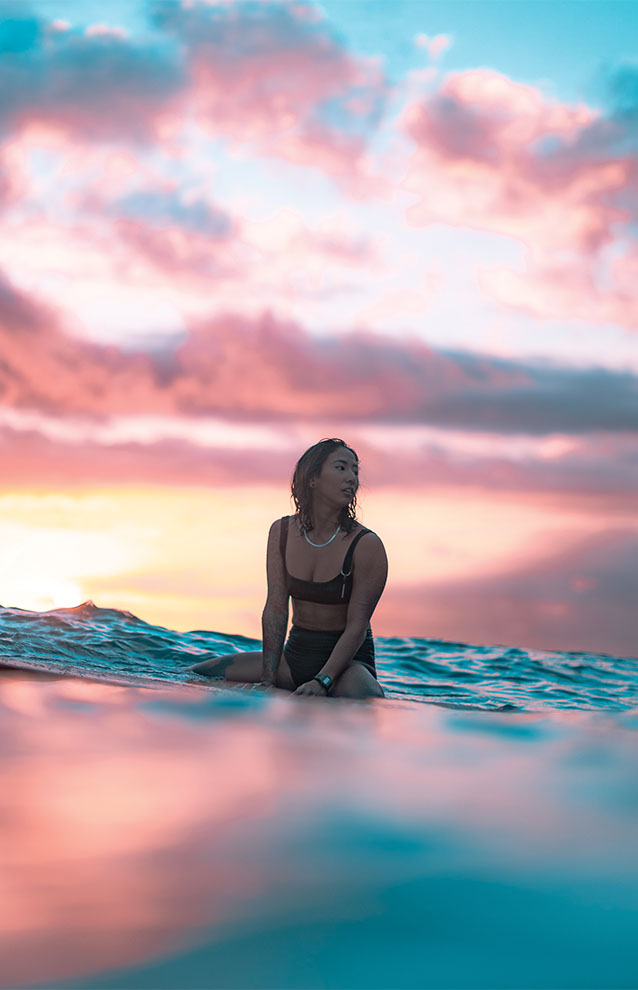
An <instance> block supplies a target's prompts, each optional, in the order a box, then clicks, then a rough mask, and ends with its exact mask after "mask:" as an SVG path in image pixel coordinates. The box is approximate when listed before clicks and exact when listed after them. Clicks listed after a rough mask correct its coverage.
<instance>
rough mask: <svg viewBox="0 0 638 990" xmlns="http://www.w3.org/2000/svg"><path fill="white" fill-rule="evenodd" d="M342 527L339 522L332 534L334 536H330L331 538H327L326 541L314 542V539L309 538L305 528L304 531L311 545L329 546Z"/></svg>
mask: <svg viewBox="0 0 638 990" xmlns="http://www.w3.org/2000/svg"><path fill="white" fill-rule="evenodd" d="M340 529H341V523H339V525H338V526H337V528H336V529H335V531H334V533H333V534H332V536H331V537H330V539H329V540H326V542H325V543H313V542H312V540H309V539H308V535H307V533H306V531H305V529H304V531H303V535H304V536H305V537H306V542H307V543H309V544H310V546H311V547H327V546H328V544H329V543H332V541H333V540H334V538H335V536H336V535H337V533H338V532H339V530H340Z"/></svg>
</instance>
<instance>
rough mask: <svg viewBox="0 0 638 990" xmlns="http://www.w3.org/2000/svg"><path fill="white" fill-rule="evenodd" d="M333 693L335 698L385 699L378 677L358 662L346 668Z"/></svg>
mask: <svg viewBox="0 0 638 990" xmlns="http://www.w3.org/2000/svg"><path fill="white" fill-rule="evenodd" d="M331 693H332V695H333V696H334V697H335V698H385V692H384V690H383V688H382V687H381V685H380V684H379V682H378V680H377V679H376V677H374V675H373V674H371V673H370V671H369V670H368V668H367V667H364V666H363V664H362V663H358V662H355V663H351V664H350V666H348V667H346V669H345V670H344V672H343V674H341V676H340V677H339V678H337V682H336V684H335V686H334V688H333V690H332V692H331Z"/></svg>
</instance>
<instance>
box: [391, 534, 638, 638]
mask: <svg viewBox="0 0 638 990" xmlns="http://www.w3.org/2000/svg"><path fill="white" fill-rule="evenodd" d="M543 549H544V556H543V557H541V558H540V559H538V560H536V561H535V562H530V561H522V562H521V566H520V569H518V570H515V571H507V572H504V573H502V574H500V575H497V576H495V577H489V576H488V577H486V576H485V575H481V576H480V577H479V578H472V577H468V578H467V579H465V580H462V581H445V582H443V583H440V584H439V583H437V582H435V581H431V582H427V583H424V584H422V585H420V586H419V587H414V586H406V585H403V586H401V585H399V584H397V583H394V584H390V585H389V586H388V588H387V589H386V591H385V593H384V596H383V599H382V600H381V603H380V605H379V609H378V612H379V616H378V618H377V621H376V623H375V632H376V633H377V634H378V635H396V634H397V631H398V630H400V631H401V635H403V636H405V635H411V636H427V637H431V638H435V637H436V638H441V639H449V640H452V641H453V642H466V643H477V644H486V645H509V646H518V647H525V648H527V649H539V650H579V651H584V652H600V653H611V654H613V655H615V656H629V657H633V656H636V613H635V581H636V578H635V573H636V565H635V561H636V554H637V553H638V534H637V533H636V531H635V530H627V531H625V530H618V529H616V530H615V529H613V528H610V529H609V531H607V532H603V533H598V534H597V535H596V536H593V537H591V538H590V539H589V540H586V541H581V542H579V543H573V542H572V543H566V544H565V545H564V546H563V547H558V548H557V547H555V546H552V547H549V546H548V547H546V548H543Z"/></svg>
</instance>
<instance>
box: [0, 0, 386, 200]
mask: <svg viewBox="0 0 638 990" xmlns="http://www.w3.org/2000/svg"><path fill="white" fill-rule="evenodd" d="M150 15H151V18H152V21H153V24H154V27H155V28H156V29H157V30H159V31H162V32H164V34H165V37H166V39H167V40H172V41H173V42H174V44H173V46H172V47H171V46H170V44H169V45H167V44H163V45H155V46H152V45H148V44H143V43H139V42H136V41H135V40H133V39H130V38H128V37H127V36H126V35H125V33H123V32H122V31H121V30H120V29H119V28H109V27H107V26H105V25H101V24H96V25H92V26H91V27H89V28H88V29H87V30H86V31H85V32H83V33H79V32H78V31H76V30H73V29H68V28H67V27H66V25H62V24H61V23H60V22H53V23H49V24H46V23H45V22H44V21H41V20H39V19H38V18H36V17H33V16H28V15H25V16H24V18H23V19H16V21H15V25H14V29H15V33H16V38H18V37H19V42H20V43H19V44H18V45H17V47H16V51H15V57H14V58H13V59H12V60H11V63H10V64H9V65H8V66H7V67H6V70H5V76H4V80H5V83H6V85H5V87H4V94H3V95H0V122H2V123H3V125H4V126H5V128H7V129H9V130H12V131H14V132H15V131H18V130H21V129H23V128H24V127H25V126H28V125H29V124H33V123H36V122H37V123H46V124H48V125H50V126H55V127H56V128H58V129H60V130H62V131H63V132H64V133H65V134H67V135H69V136H71V137H72V138H73V139H74V140H78V139H80V140H82V139H83V140H85V141H89V142H90V141H110V142H113V141H116V142H120V143H128V144H131V145H133V146H139V144H140V143H153V142H154V141H156V140H160V139H161V140H164V141H165V140H166V139H167V138H168V139H169V143H170V138H171V137H175V136H176V135H177V134H178V133H179V131H180V130H181V128H182V126H183V121H184V119H185V117H187V116H188V117H189V119H190V120H192V121H195V122H196V123H198V124H199V125H200V126H201V128H202V129H203V130H204V131H205V132H207V133H209V134H212V135H214V136H219V137H224V138H225V139H227V140H228V141H230V142H231V143H234V144H239V145H242V146H243V145H245V144H250V145H252V146H253V147H255V149H256V150H257V151H258V152H259V153H262V154H266V155H270V156H274V157H277V158H282V159H284V160H286V161H290V162H293V163H296V164H301V165H304V166H308V167H312V168H317V169H319V170H321V171H324V172H326V173H328V174H332V175H334V176H337V177H340V178H341V179H343V180H344V181H346V182H348V183H349V184H350V186H351V192H352V194H353V195H355V196H362V195H369V194H372V193H374V192H375V191H376V192H379V193H381V192H388V191H389V185H388V184H387V183H386V181H385V180H384V179H381V178H379V177H378V176H376V177H375V176H373V175H372V171H371V169H370V168H369V165H368V164H366V162H365V156H366V147H367V143H368V139H369V137H370V134H371V133H372V132H373V131H374V129H375V128H376V126H377V123H378V121H379V119H380V117H381V115H382V113H383V109H384V105H385V101H386V98H387V95H388V93H389V91H390V87H389V84H388V82H387V80H386V77H385V75H384V72H383V70H382V68H381V64H380V60H379V59H377V58H374V57H365V56H359V55H353V54H351V53H350V52H348V51H347V49H346V48H345V47H344V46H343V44H342V43H341V42H340V41H339V40H338V39H337V37H336V35H335V34H334V32H333V31H332V29H331V28H330V26H329V25H328V23H327V22H326V21H325V20H323V19H322V18H321V17H320V16H319V14H318V12H317V13H316V15H315V14H314V13H313V15H312V16H308V14H307V11H306V10H305V9H303V8H301V7H299V6H298V5H292V4H254V3H243V2H237V3H232V4H212V5H209V4H193V5H187V4H164V3H159V4H157V3H156V4H152V5H151V7H150ZM27 34H28V36H29V43H28V44H27V43H26V41H25V40H24V38H26V36H27ZM355 176H356V181H354V177H355Z"/></svg>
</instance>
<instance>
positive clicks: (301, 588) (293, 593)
mask: <svg viewBox="0 0 638 990" xmlns="http://www.w3.org/2000/svg"><path fill="white" fill-rule="evenodd" d="M288 519H289V517H288V516H284V517H283V518H282V520H281V530H280V533H279V549H280V550H281V558H282V560H283V562H284V574H285V576H286V587H287V589H288V594H289V595H290V597H291V598H297V599H298V600H299V601H302V602H317V603H318V604H322V605H345V604H347V602H349V601H350V595H351V594H352V572H353V570H354V563H353V559H352V555H353V554H354V548H355V547H356V545H357V543H358V542H359V540H360V539H361V537H362V536H365V534H366V533H371V532H372V530H371V529H366V528H365V526H364V527H363V528H362V529H361V531H360V532H359V533H357V535H356V536H355V538H354V540H353V541H352V543H351V544H350V546H349V547H348V550H347V553H346V556H345V560H344V562H343V564H342V565H341V571H340V572H339V574H337V576H336V577H334V578H332V580H331V581H302V580H301V579H300V578H296V577H293V575H292V574H289V573H288V568H287V567H286V542H287V540H288Z"/></svg>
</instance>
